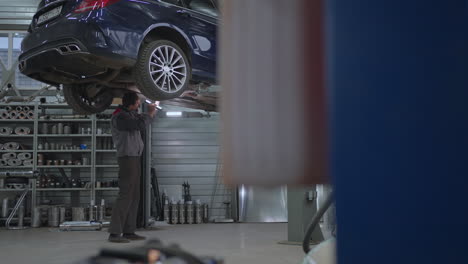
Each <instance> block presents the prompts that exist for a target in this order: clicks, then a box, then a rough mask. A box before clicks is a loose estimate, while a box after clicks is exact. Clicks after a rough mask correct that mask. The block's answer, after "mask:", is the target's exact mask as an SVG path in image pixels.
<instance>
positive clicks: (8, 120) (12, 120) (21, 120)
mask: <svg viewBox="0 0 468 264" xmlns="http://www.w3.org/2000/svg"><path fill="white" fill-rule="evenodd" d="M0 122H6V123H8V122H10V123H11V122H14V123H16V122H34V119H0Z"/></svg>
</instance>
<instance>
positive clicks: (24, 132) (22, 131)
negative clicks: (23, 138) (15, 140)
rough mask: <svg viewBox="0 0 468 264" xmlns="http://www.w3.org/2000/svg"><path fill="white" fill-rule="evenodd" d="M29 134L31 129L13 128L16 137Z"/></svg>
mask: <svg viewBox="0 0 468 264" xmlns="http://www.w3.org/2000/svg"><path fill="white" fill-rule="evenodd" d="M30 133H31V129H30V128H29V127H17V128H15V134H17V135H28V134H30Z"/></svg>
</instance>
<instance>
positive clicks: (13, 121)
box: [0, 103, 37, 220]
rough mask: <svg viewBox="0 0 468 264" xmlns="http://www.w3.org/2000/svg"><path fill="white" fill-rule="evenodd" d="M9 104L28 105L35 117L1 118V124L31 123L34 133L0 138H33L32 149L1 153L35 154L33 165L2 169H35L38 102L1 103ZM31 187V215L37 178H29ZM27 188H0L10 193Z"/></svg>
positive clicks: (34, 201) (4, 167)
mask: <svg viewBox="0 0 468 264" xmlns="http://www.w3.org/2000/svg"><path fill="white" fill-rule="evenodd" d="M7 106H22V107H24V106H28V107H30V108H32V110H33V111H34V118H33V119H0V126H5V125H7V124H12V125H15V124H18V126H24V125H28V124H31V125H33V130H32V134H30V135H14V134H13V135H1V136H0V138H8V140H12V139H15V138H17V139H28V141H29V140H30V139H32V149H27V150H23V149H22V150H1V151H0V153H8V152H14V153H24V152H27V153H32V155H33V166H3V167H0V171H3V170H6V171H11V169H14V170H17V169H18V170H20V169H24V170H35V169H36V168H35V165H36V162H37V161H36V158H37V152H36V148H37V147H36V146H37V137H36V135H37V104H36V103H21V104H18V103H16V104H7V105H6V104H2V105H0V107H2V108H5V107H7ZM28 184H29V186H30V188H29V193H28V195H29V194H30V195H31V205H32V206H31V216H32V215H33V214H34V209H33V208H34V205H35V204H36V179H29V182H28ZM24 191H25V189H6V188H2V189H0V192H8V193H12V192H24ZM13 219H17V218H13ZM25 219H29V217H25ZM1 220H6V219H3V218H2V219H1Z"/></svg>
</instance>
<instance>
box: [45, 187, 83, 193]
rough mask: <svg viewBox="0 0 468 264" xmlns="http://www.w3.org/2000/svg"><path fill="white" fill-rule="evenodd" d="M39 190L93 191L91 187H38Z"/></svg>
mask: <svg viewBox="0 0 468 264" xmlns="http://www.w3.org/2000/svg"><path fill="white" fill-rule="evenodd" d="M36 191H38V192H51V191H56V192H58V191H62V192H63V191H91V189H86V188H36Z"/></svg>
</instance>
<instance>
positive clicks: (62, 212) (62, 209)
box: [59, 207, 67, 223]
mask: <svg viewBox="0 0 468 264" xmlns="http://www.w3.org/2000/svg"><path fill="white" fill-rule="evenodd" d="M59 211H60V218H59V222H60V223H63V222H65V217H66V212H67V208H65V207H60V208H59Z"/></svg>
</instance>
